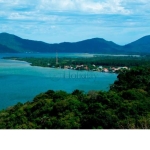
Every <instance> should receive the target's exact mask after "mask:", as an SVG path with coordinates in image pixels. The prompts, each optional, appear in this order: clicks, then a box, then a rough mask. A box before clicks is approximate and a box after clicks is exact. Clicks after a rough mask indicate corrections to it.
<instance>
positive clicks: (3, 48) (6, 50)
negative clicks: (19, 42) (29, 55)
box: [0, 44, 17, 53]
mask: <svg viewBox="0 0 150 150" xmlns="http://www.w3.org/2000/svg"><path fill="white" fill-rule="evenodd" d="M0 53H17V51H16V50H14V49H10V48H8V47H7V46H4V45H1V44H0Z"/></svg>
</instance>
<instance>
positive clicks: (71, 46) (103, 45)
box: [0, 33, 150, 54]
mask: <svg viewBox="0 0 150 150" xmlns="http://www.w3.org/2000/svg"><path fill="white" fill-rule="evenodd" d="M0 44H1V45H3V46H5V47H2V46H1V47H0V52H23V53H24V52H40V53H54V52H56V51H57V52H61V53H62V52H64V53H101V54H130V53H131V54H133V53H138V54H141V53H150V36H145V37H143V38H141V39H139V40H137V41H135V42H132V43H130V44H127V45H125V46H120V45H117V44H115V43H114V42H112V41H106V40H105V39H102V38H93V39H88V40H84V41H79V42H74V43H70V42H63V43H58V44H57V43H56V44H49V43H45V42H42V41H33V40H27V39H22V38H20V37H18V36H15V35H12V34H8V33H0ZM6 47H7V48H9V50H8V49H6Z"/></svg>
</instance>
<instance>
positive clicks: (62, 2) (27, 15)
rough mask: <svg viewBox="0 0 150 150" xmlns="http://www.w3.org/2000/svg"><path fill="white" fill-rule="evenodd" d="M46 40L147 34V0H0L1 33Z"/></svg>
mask: <svg viewBox="0 0 150 150" xmlns="http://www.w3.org/2000/svg"><path fill="white" fill-rule="evenodd" d="M2 32H7V33H10V34H15V35H17V36H19V37H21V38H24V39H31V40H37V41H44V42H47V43H61V42H77V41H82V40H85V39H91V38H96V37H97V38H104V39H105V40H107V41H113V42H115V43H116V44H119V45H125V44H127V43H130V42H133V41H135V40H137V39H139V38H141V37H143V36H146V35H150V0H136V1H135V0H0V33H2Z"/></svg>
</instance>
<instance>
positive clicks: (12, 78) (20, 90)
mask: <svg viewBox="0 0 150 150" xmlns="http://www.w3.org/2000/svg"><path fill="white" fill-rule="evenodd" d="M55 55H56V54H54V53H50V54H40V53H35V54H34V53H31V54H30V53H17V54H11V53H9V54H0V110H2V109H6V108H8V107H11V106H13V105H15V104H17V103H18V102H21V103H25V102H27V101H32V100H33V98H34V97H35V96H36V95H38V94H40V93H43V92H46V91H47V90H54V91H58V90H63V91H66V92H69V93H71V92H73V91H74V90H76V89H79V90H83V91H84V92H86V93H87V92H88V91H92V90H96V91H100V90H102V91H108V90H109V87H110V85H111V84H113V83H114V81H115V80H117V74H115V73H102V72H96V71H77V70H70V69H57V68H48V67H47V68H46V67H37V66H31V65H30V64H29V63H27V62H25V61H17V60H8V59H2V58H3V57H37V58H43V57H47V58H48V57H55ZM93 56H94V54H87V53H86V54H85V53H79V54H77V53H62V54H58V58H59V57H93Z"/></svg>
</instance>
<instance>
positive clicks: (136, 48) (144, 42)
mask: <svg viewBox="0 0 150 150" xmlns="http://www.w3.org/2000/svg"><path fill="white" fill-rule="evenodd" d="M124 49H125V50H126V52H128V51H131V52H140V53H150V35H148V36H144V37H142V38H140V39H138V40H136V41H134V42H132V43H129V44H127V45H125V46H124Z"/></svg>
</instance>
